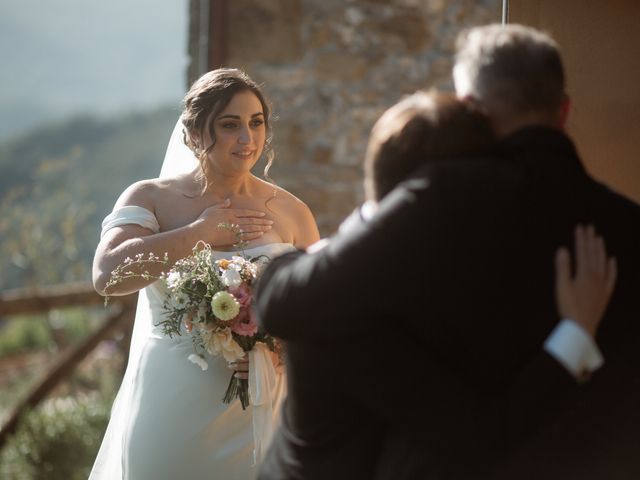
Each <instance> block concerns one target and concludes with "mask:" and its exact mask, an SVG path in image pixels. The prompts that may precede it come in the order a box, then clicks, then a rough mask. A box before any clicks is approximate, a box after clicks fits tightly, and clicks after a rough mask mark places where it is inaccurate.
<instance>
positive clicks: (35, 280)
mask: <svg viewBox="0 0 640 480" xmlns="http://www.w3.org/2000/svg"><path fill="white" fill-rule="evenodd" d="M177 116H178V111H177V109H175V108H165V109H161V110H158V111H154V112H151V113H146V114H132V115H129V116H126V117H120V118H117V119H110V120H104V119H96V118H92V117H82V118H76V119H73V120H70V121H67V122H65V123H63V124H56V125H53V126H50V127H47V128H42V129H39V130H37V131H34V132H33V133H32V134H31V135H28V136H25V137H22V138H19V139H16V140H13V141H10V142H7V143H5V144H4V145H0V289H7V288H13V287H19V286H25V285H34V284H38V285H46V284H56V283H60V282H68V281H77V280H88V278H89V277H90V270H91V258H92V256H93V252H94V250H95V246H96V244H97V242H98V239H99V234H100V222H101V221H102V219H103V218H104V217H105V216H106V215H107V213H109V211H110V210H111V208H112V207H113V204H114V202H115V200H116V199H117V198H118V196H119V194H120V193H121V192H122V191H123V190H124V189H125V188H126V187H127V186H128V185H130V184H131V183H133V182H135V181H137V180H141V179H144V178H152V177H155V176H157V174H158V172H159V171H160V165H161V163H162V158H163V156H164V151H165V148H166V144H167V141H168V139H169V136H170V134H171V130H172V127H173V125H174V123H175V120H176V118H177Z"/></svg>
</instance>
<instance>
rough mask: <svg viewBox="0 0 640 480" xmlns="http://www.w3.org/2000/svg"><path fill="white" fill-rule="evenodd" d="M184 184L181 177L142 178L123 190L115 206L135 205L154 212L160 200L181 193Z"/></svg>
mask: <svg viewBox="0 0 640 480" xmlns="http://www.w3.org/2000/svg"><path fill="white" fill-rule="evenodd" d="M183 184H184V179H183V178H181V177H173V178H150V179H146V180H140V181H137V182H135V183H133V184H131V185H130V186H129V187H127V189H126V190H125V191H124V192H122V194H121V195H120V197H119V198H118V200H117V202H116V205H115V206H116V208H117V207H124V206H130V205H135V206H138V207H143V208H146V209H147V210H150V211H152V212H153V211H155V207H156V205H157V203H158V201H159V200H161V199H166V198H167V196H171V195H172V194H174V193H179V192H180V190H181V189H182V188H183Z"/></svg>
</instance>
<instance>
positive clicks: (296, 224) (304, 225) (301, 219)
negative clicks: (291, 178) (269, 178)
mask: <svg viewBox="0 0 640 480" xmlns="http://www.w3.org/2000/svg"><path fill="white" fill-rule="evenodd" d="M261 182H263V187H264V189H265V190H264V192H265V197H269V199H268V200H267V203H266V205H267V207H268V208H269V209H270V210H271V211H272V212H273V213H274V214H275V215H277V216H279V217H280V218H282V219H283V220H284V221H286V222H287V224H288V225H289V228H290V229H291V230H292V231H293V233H294V237H295V238H296V239H297V240H298V242H296V243H299V244H300V245H302V246H306V245H307V244H310V243H313V242H315V241H316V240H317V239H318V238H317V237H318V229H317V226H316V222H315V219H314V218H313V214H312V213H311V209H310V208H309V207H308V206H307V204H306V203H305V202H303V201H302V200H301V199H299V198H298V197H296V196H295V195H294V194H293V193H291V192H289V191H287V190H285V189H284V188H282V187H279V186H277V185H274V184H271V183H268V182H265V181H264V180H261ZM296 246H298V245H296Z"/></svg>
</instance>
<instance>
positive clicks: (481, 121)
mask: <svg viewBox="0 0 640 480" xmlns="http://www.w3.org/2000/svg"><path fill="white" fill-rule="evenodd" d="M494 142H495V136H494V133H493V131H492V129H491V124H490V123H489V120H488V118H487V117H486V116H485V115H483V114H482V113H481V112H480V111H479V110H478V109H476V108H475V107H474V106H473V105H471V104H470V103H468V102H464V101H461V100H459V99H457V98H456V97H455V96H454V95H453V94H449V93H442V92H438V91H435V90H431V91H428V92H425V91H419V92H416V93H414V94H413V95H410V96H408V97H405V98H404V99H402V100H400V102H398V103H396V104H395V105H394V106H392V107H391V108H389V109H388V110H387V111H386V112H385V113H384V114H383V115H382V116H381V117H380V119H379V120H378V121H377V122H376V124H375V125H374V127H373V130H372V132H371V136H370V138H369V144H368V146H367V153H366V156H365V163H364V169H365V192H366V196H367V198H368V199H371V200H376V201H377V200H380V199H382V197H384V196H385V195H386V194H387V193H389V192H390V191H391V190H393V188H394V187H395V186H396V185H397V184H398V183H400V182H401V181H403V180H405V179H406V178H407V177H408V176H409V175H410V174H411V173H412V172H413V171H414V170H416V169H417V168H418V167H420V166H421V165H423V164H425V163H429V162H433V161H436V160H442V159H447V158H450V157H455V156H466V155H474V154H480V153H482V152H483V151H484V150H487V149H488V148H489V147H490V146H491V145H492V144H493V143H494Z"/></svg>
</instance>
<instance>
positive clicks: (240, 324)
mask: <svg viewBox="0 0 640 480" xmlns="http://www.w3.org/2000/svg"><path fill="white" fill-rule="evenodd" d="M231 331H232V332H234V333H237V334H238V335H242V336H245V337H251V336H253V335H255V334H256V333H257V332H258V323H257V322H256V318H255V316H254V315H253V311H252V310H251V309H249V308H243V309H242V310H241V311H240V313H239V314H238V316H237V317H236V318H235V320H234V321H233V324H232V325H231Z"/></svg>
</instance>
